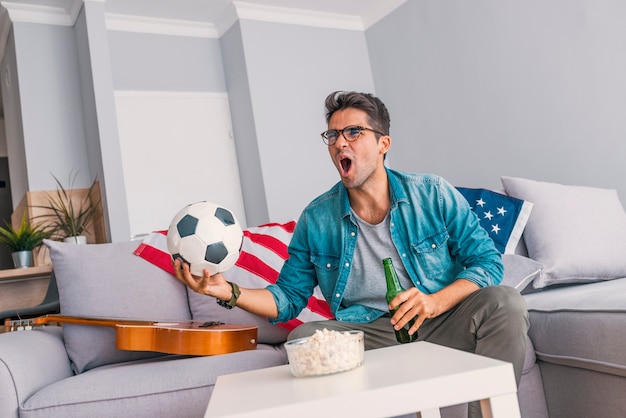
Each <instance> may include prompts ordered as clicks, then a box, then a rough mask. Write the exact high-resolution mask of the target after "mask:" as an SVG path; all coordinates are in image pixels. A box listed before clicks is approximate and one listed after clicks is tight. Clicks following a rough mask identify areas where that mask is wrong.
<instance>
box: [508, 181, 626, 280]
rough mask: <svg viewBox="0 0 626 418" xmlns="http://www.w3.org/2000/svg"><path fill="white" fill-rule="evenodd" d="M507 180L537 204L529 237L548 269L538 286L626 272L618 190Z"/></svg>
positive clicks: (532, 252)
mask: <svg viewBox="0 0 626 418" xmlns="http://www.w3.org/2000/svg"><path fill="white" fill-rule="evenodd" d="M502 184H503V185H504V188H505V190H506V192H507V194H509V195H511V196H515V197H517V198H519V199H524V200H531V201H532V202H533V203H534V209H533V214H532V216H531V217H530V219H529V220H528V224H527V225H526V229H525V231H524V241H525V243H526V247H527V248H528V255H529V257H530V258H532V259H534V260H536V261H538V262H539V263H541V264H542V265H543V273H542V275H541V277H540V278H538V279H537V280H535V281H534V282H533V287H535V288H543V287H546V286H549V285H554V284H564V283H585V282H594V281H600V280H611V279H615V278H620V277H625V276H626V257H625V256H624V255H625V254H626V214H625V213H624V208H623V207H622V204H621V202H620V201H619V198H618V195H617V191H616V190H612V189H601V188H594V187H583V186H568V185H562V184H557V183H547V182H539V181H534V180H528V179H523V178H515V177H502Z"/></svg>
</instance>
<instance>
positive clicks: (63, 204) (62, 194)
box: [35, 173, 100, 244]
mask: <svg viewBox="0 0 626 418" xmlns="http://www.w3.org/2000/svg"><path fill="white" fill-rule="evenodd" d="M76 174H77V173H74V174H70V181H69V189H65V187H63V184H61V182H60V181H59V179H58V178H56V177H55V176H54V174H53V175H52V177H53V178H54V180H55V182H56V184H57V188H56V192H54V193H51V194H49V195H48V203H47V204H46V205H41V206H35V207H37V208H40V209H45V210H47V213H44V214H42V215H39V216H38V218H44V219H45V220H46V225H48V227H49V228H51V229H52V231H54V235H55V238H57V239H59V240H64V241H66V242H73V243H76V244H84V243H86V242H87V239H86V236H85V233H86V232H88V231H89V229H90V228H91V227H92V225H93V223H94V221H95V220H96V218H97V216H98V215H99V214H100V210H99V209H100V200H99V199H98V200H96V201H94V200H95V199H96V197H95V196H94V194H95V193H94V189H95V187H96V185H97V179H94V181H93V182H92V183H91V186H90V187H89V189H87V194H85V195H84V196H83V197H82V198H80V199H78V200H77V199H76V197H75V196H74V197H73V190H72V186H73V184H74V181H75V180H76Z"/></svg>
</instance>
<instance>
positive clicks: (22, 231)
mask: <svg viewBox="0 0 626 418" xmlns="http://www.w3.org/2000/svg"><path fill="white" fill-rule="evenodd" d="M4 223H5V227H1V226H0V244H3V245H6V246H7V247H9V249H10V250H11V251H12V254H11V255H12V257H13V265H14V266H15V268H23V267H32V266H33V250H34V249H35V248H37V247H39V246H40V245H41V244H43V240H44V239H47V238H50V237H51V236H52V234H53V231H52V230H50V229H47V228H45V227H44V226H42V225H31V223H30V222H28V220H27V219H26V213H24V216H22V223H21V224H20V226H19V227H18V228H17V229H16V228H14V227H13V225H11V224H10V223H8V222H6V221H5V222H4Z"/></svg>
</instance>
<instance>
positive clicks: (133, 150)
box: [115, 91, 245, 237]
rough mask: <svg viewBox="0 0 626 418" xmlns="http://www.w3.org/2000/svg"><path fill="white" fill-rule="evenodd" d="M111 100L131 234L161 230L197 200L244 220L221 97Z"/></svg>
mask: <svg viewBox="0 0 626 418" xmlns="http://www.w3.org/2000/svg"><path fill="white" fill-rule="evenodd" d="M115 97H116V106H117V119H118V126H119V136H120V142H121V152H122V165H123V167H122V169H123V170H124V179H125V185H126V196H127V199H128V212H129V220H130V224H131V233H132V236H134V237H136V236H138V235H142V234H146V233H149V232H151V231H154V230H158V229H165V228H167V226H168V224H169V222H170V220H171V219H172V217H173V216H174V214H175V213H176V212H178V211H179V210H180V209H181V208H182V207H184V206H185V205H187V204H189V203H194V202H198V201H203V200H208V201H213V202H216V203H219V204H221V205H223V206H225V207H227V208H229V209H231V210H232V211H233V212H234V213H235V216H237V218H238V220H239V222H241V223H242V224H244V223H245V213H244V207H243V201H242V197H241V185H240V181H239V173H238V170H237V160H236V155H235V147H234V141H233V138H232V134H231V128H230V115H229V108H228V99H227V96H226V94H222V93H187V92H146V91H117V92H116V94H115Z"/></svg>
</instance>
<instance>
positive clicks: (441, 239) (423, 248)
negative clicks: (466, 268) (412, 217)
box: [413, 229, 451, 281]
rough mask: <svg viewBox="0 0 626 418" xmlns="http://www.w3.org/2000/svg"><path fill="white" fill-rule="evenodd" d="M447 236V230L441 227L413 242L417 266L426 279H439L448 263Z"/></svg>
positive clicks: (449, 261)
mask: <svg viewBox="0 0 626 418" xmlns="http://www.w3.org/2000/svg"><path fill="white" fill-rule="evenodd" d="M449 237H450V236H449V235H448V231H447V230H446V229H441V230H439V231H437V232H435V233H434V234H431V235H429V236H427V237H424V238H422V239H421V240H420V241H418V242H417V243H415V244H413V250H414V251H415V252H416V253H417V260H418V263H419V267H420V269H421V270H422V272H423V273H424V276H425V279H426V280H428V281H437V280H441V277H442V276H443V275H444V274H445V270H446V266H449V265H450V263H451V259H450V252H449V251H448V245H447V243H448V238H449Z"/></svg>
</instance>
